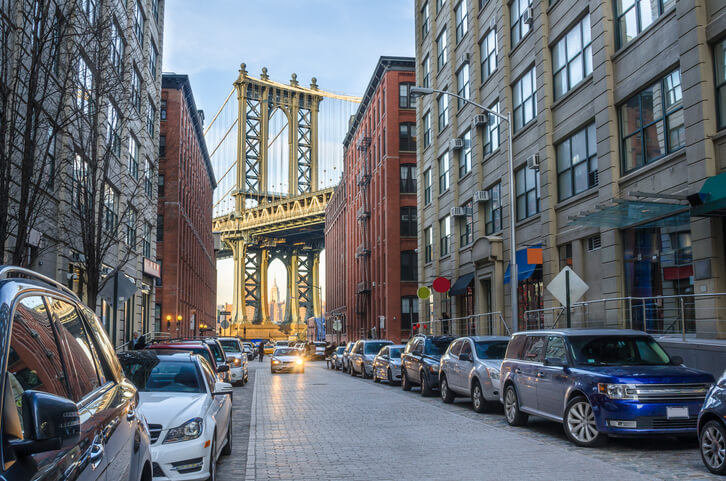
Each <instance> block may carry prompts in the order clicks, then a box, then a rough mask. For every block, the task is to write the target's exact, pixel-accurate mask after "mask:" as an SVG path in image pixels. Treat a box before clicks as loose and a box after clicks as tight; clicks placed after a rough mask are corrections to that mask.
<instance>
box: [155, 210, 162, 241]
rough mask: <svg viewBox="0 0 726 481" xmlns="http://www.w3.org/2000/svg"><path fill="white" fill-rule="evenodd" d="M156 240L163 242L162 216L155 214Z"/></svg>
mask: <svg viewBox="0 0 726 481" xmlns="http://www.w3.org/2000/svg"><path fill="white" fill-rule="evenodd" d="M156 242H164V216H163V215H161V214H158V215H157V216H156Z"/></svg>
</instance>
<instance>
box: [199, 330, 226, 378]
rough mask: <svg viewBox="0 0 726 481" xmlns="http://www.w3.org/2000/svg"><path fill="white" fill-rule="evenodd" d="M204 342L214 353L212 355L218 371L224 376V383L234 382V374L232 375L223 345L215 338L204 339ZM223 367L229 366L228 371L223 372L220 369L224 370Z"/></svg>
mask: <svg viewBox="0 0 726 481" xmlns="http://www.w3.org/2000/svg"><path fill="white" fill-rule="evenodd" d="M202 342H204V343H205V344H207V346H208V347H209V350H210V351H212V355H213V356H214V362H215V363H216V366H217V371H218V372H221V373H223V374H224V376H223V378H222V381H224V382H229V383H231V382H232V374H231V366H230V365H229V363H228V362H227V356H226V355H225V354H224V348H223V347H222V344H220V342H219V341H218V340H217V339H216V338H213V337H206V338H204V339H202ZM223 366H228V367H227V369H226V370H224V369H223V370H221V371H220V369H219V368H223Z"/></svg>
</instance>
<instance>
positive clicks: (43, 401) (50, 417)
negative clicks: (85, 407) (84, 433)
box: [9, 391, 81, 456]
mask: <svg viewBox="0 0 726 481" xmlns="http://www.w3.org/2000/svg"><path fill="white" fill-rule="evenodd" d="M22 403H23V430H24V431H25V434H24V437H25V439H12V440H10V442H9V444H10V446H12V448H13V450H14V451H15V453H16V454H17V455H18V456H29V455H31V454H36V453H42V452H46V451H55V450H58V449H61V448H62V447H64V446H68V445H71V444H74V443H77V442H78V441H79V440H80V438H81V419H80V415H79V414H78V406H76V403H74V402H73V401H71V400H70V399H66V398H63V397H60V396H56V395H54V394H48V393H44V392H40V391H25V392H24V393H23V400H22Z"/></svg>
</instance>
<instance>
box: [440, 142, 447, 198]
mask: <svg viewBox="0 0 726 481" xmlns="http://www.w3.org/2000/svg"><path fill="white" fill-rule="evenodd" d="M449 168H450V165H449V153H448V152H444V155H442V156H441V157H439V194H443V193H444V192H446V191H447V190H449Z"/></svg>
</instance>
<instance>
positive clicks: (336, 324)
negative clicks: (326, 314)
mask: <svg viewBox="0 0 726 481" xmlns="http://www.w3.org/2000/svg"><path fill="white" fill-rule="evenodd" d="M342 327H343V323H342V322H340V319H336V320H334V321H333V330H334V331H335V332H340V329H341V328H342Z"/></svg>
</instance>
